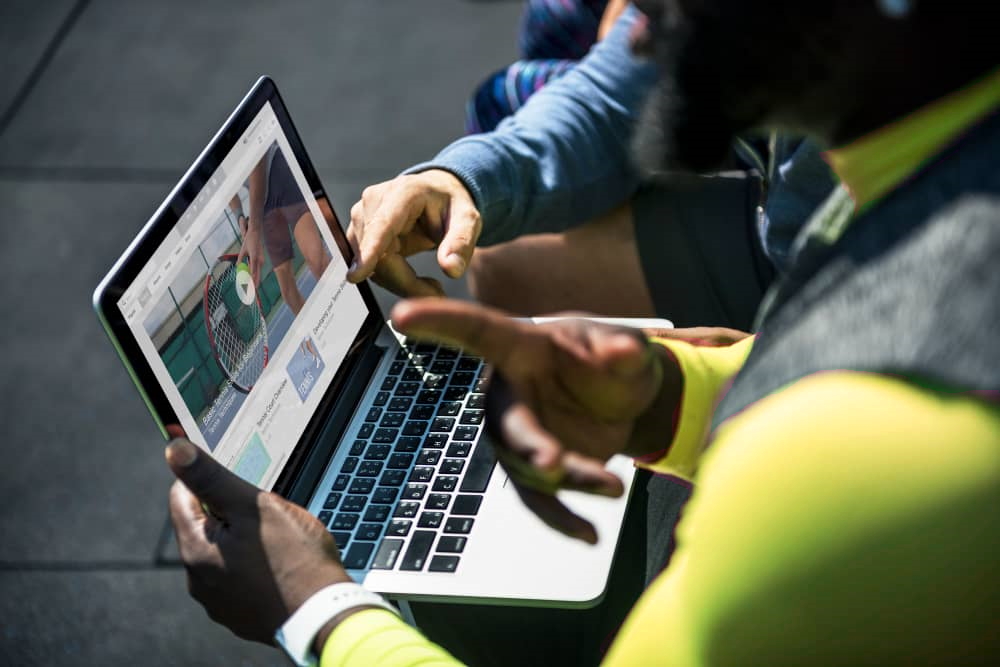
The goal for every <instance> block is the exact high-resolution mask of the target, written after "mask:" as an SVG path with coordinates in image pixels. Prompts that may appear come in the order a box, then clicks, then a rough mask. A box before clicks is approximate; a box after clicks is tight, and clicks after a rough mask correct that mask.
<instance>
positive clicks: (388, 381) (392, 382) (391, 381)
mask: <svg viewBox="0 0 1000 667" xmlns="http://www.w3.org/2000/svg"><path fill="white" fill-rule="evenodd" d="M398 379H399V378H395V377H393V376H391V375H389V376H387V377H386V378H385V379H383V380H382V386H381V387H379V389H381V390H382V391H392V388H393V387H395V386H396V380H398Z"/></svg>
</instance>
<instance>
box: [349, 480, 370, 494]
mask: <svg viewBox="0 0 1000 667" xmlns="http://www.w3.org/2000/svg"><path fill="white" fill-rule="evenodd" d="M374 488H375V480H374V479H372V478H371V477H355V478H354V480H353V481H352V482H351V486H349V487H348V489H347V492H348V493H360V494H362V495H368V494H369V493H371V492H372V489H374Z"/></svg>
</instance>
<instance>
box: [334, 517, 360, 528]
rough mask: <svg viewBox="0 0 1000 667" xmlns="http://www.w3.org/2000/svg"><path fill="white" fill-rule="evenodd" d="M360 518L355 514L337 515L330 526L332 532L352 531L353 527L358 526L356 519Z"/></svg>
mask: <svg viewBox="0 0 1000 667" xmlns="http://www.w3.org/2000/svg"><path fill="white" fill-rule="evenodd" d="M360 518H361V517H360V516H358V515H357V514H344V513H340V514H337V516H336V517H334V519H333V523H331V524H330V528H331V529H332V530H354V526H356V525H357V524H358V519H360Z"/></svg>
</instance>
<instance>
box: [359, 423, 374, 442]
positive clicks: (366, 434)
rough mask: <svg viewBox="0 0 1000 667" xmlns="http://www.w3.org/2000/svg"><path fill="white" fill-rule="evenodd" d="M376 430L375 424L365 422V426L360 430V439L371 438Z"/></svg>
mask: <svg viewBox="0 0 1000 667" xmlns="http://www.w3.org/2000/svg"><path fill="white" fill-rule="evenodd" d="M374 430H375V424H370V423H368V422H365V423H364V424H362V425H361V428H359V429H358V437H359V438H370V437H371V435H372V432H373V431H374Z"/></svg>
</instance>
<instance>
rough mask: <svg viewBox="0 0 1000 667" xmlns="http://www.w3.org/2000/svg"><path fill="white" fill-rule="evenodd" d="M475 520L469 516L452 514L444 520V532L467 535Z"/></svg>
mask: <svg viewBox="0 0 1000 667" xmlns="http://www.w3.org/2000/svg"><path fill="white" fill-rule="evenodd" d="M475 522H476V520H475V519H473V518H471V517H465V516H453V517H451V518H449V519H448V520H447V521H445V523H444V532H446V533H460V534H462V535H467V534H468V533H469V531H471V530H472V524H473V523H475Z"/></svg>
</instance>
